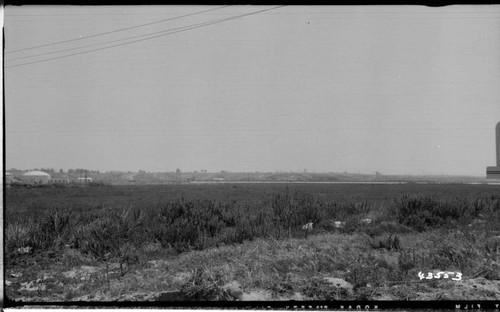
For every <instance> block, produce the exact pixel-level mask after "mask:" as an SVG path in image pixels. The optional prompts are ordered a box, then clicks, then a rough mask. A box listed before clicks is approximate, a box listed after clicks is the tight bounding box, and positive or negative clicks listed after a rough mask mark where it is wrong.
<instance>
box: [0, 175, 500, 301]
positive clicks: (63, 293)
mask: <svg viewBox="0 0 500 312" xmlns="http://www.w3.org/2000/svg"><path fill="white" fill-rule="evenodd" d="M5 216H6V223H5V227H6V228H5V242H6V246H5V256H6V279H7V280H6V293H7V296H8V297H9V298H11V299H21V300H23V301H68V300H85V301H92V300H288V299H294V300H351V299H352V300H406V299H409V300H434V299H456V300H457V299H468V300H472V299H497V300H498V299H500V291H499V288H500V281H499V280H500V237H499V236H500V188H499V186H498V185H463V184H394V185H378V184H346V185H344V184H334V185H328V184H289V185H284V184H206V185H205V184H200V185H155V186H147V185H144V186H95V187H82V186H75V187H49V186H47V187H39V188H21V187H19V188H11V189H7V192H6V213H5ZM366 218H369V219H370V221H371V222H369V223H367V222H365V223H363V222H360V221H361V220H363V219H366ZM334 221H342V222H345V226H343V227H342V228H337V227H335V226H334V223H333V222H334ZM307 222H312V223H313V224H314V227H313V230H312V231H307V232H305V231H304V230H302V226H303V225H304V224H306V223H307ZM440 271H443V272H450V274H448V275H449V276H447V278H444V275H443V274H440V275H438V272H440ZM419 272H420V273H421V274H424V275H425V276H428V274H429V272H432V273H434V274H435V275H434V277H433V278H432V279H426V278H423V279H421V278H419ZM458 273H460V274H461V279H460V281H455V280H453V279H452V278H455V279H458V276H459V275H460V274H458Z"/></svg>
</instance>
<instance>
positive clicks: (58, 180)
mask: <svg viewBox="0 0 500 312" xmlns="http://www.w3.org/2000/svg"><path fill="white" fill-rule="evenodd" d="M50 183H56V184H68V183H69V179H68V178H64V177H57V178H51V179H50Z"/></svg>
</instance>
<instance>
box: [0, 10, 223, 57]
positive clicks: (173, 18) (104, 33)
mask: <svg viewBox="0 0 500 312" xmlns="http://www.w3.org/2000/svg"><path fill="white" fill-rule="evenodd" d="M228 6H230V5H224V6H221V7H217V8H214V9H210V10H204V11H199V12H195V13H190V14H185V15H181V16H176V17H171V18H167V19H163V20H159V21H156V22H151V23H146V24H140V25H135V26H131V27H126V28H120V29H115V30H111V31H106V32H102V33H98V34H93V35H88V36H82V37H78V38H73V39H68V40H63V41H58V42H52V43H46V44H42V45H38V46H33V47H28V48H22V49H17V50H12V51H5V54H9V53H15V52H21V51H27V50H33V49H38V48H44V47H50V46H54V45H59V44H63V43H68V42H73V41H79V40H84V39H89V38H95V37H99V36H104V35H109V34H114V33H117V32H121V31H126V30H130V29H135V28H140V27H145V26H150V25H154V24H159V23H164V22H167V21H172V20H176V19H179V18H184V17H188V16H193V15H197V14H202V13H206V12H210V11H215V10H220V9H223V8H226V7H228Z"/></svg>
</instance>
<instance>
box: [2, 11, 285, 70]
mask: <svg viewBox="0 0 500 312" xmlns="http://www.w3.org/2000/svg"><path fill="white" fill-rule="evenodd" d="M280 7H284V5H280V6H276V7H273V8H269V9H264V10H259V11H255V12H251V13H246V14H241V15H237V16H233V17H228V18H222V19H219V20H214V21H211V22H205V23H199V24H193V25H189V26H185V27H182V29H180V30H175V31H172V29H170V30H165V31H160V32H156V33H162V34H159V35H155V36H150V35H152V34H156V33H151V34H145V35H141V37H142V36H150V37H147V38H142V39H137V40H133V41H129V42H124V43H120V44H115V45H111V46H107V47H103V48H98V49H93V50H87V51H82V52H77V53H72V54H67V55H62V56H58V57H52V58H47V59H43V60H38V61H32V62H27V63H21V64H16V65H10V66H5V68H13V67H20V66H25V65H30V64H36V63H41V62H47V61H52V60H57V59H61V58H66V57H70V56H75V55H81V54H85V53H91V52H96V51H102V50H106V49H111V48H115V47H120V46H124V45H128V44H132V43H137V42H142V41H146V40H150V39H154V38H158V37H163V36H168V35H172V34H176V33H179V32H184V31H188V30H192V29H196V28H201V27H206V26H210V25H214V24H219V23H223V22H227V21H231V20H235V19H238V18H242V17H246V16H250V15H254V14H259V13H263V12H266V11H270V10H275V9H278V8H280ZM164 32H167V33H164ZM136 37H138V36H136ZM136 37H133V38H136ZM128 39H131V38H128ZM128 39H120V40H118V41H122V40H128ZM108 43H109V42H108ZM81 48H85V47H81ZM59 52H61V51H59Z"/></svg>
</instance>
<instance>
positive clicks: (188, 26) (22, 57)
mask: <svg viewBox="0 0 500 312" xmlns="http://www.w3.org/2000/svg"><path fill="white" fill-rule="evenodd" d="M213 22H214V21H211V22H203V23H198V24H192V25H187V26H180V27H175V28H170V29H166V30H160V31H155V32H152V33H147V34H142V35H136V36H132V37H125V38H122V39H116V40H110V41H106V42H100V43H94V44H88V45H84V46H80V47H75V48H67V49H61V50H55V51H49V52H44V53H38V54H34V55H28V56H21V57H14V58H9V59H6V61H7V62H10V61H17V60H23V59H28V58H34V57H39V56H43V55H49V54H57V53H62V52H69V51H74V50H81V49H85V48H90V47H95V46H101V45H108V44H110V43H114V42H120V41H127V40H131V39H136V38H141V37H145V36H151V35H157V34H165V33H169V32H176V31H180V30H187V28H193V27H195V26H204V25H207V24H209V23H213Z"/></svg>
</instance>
